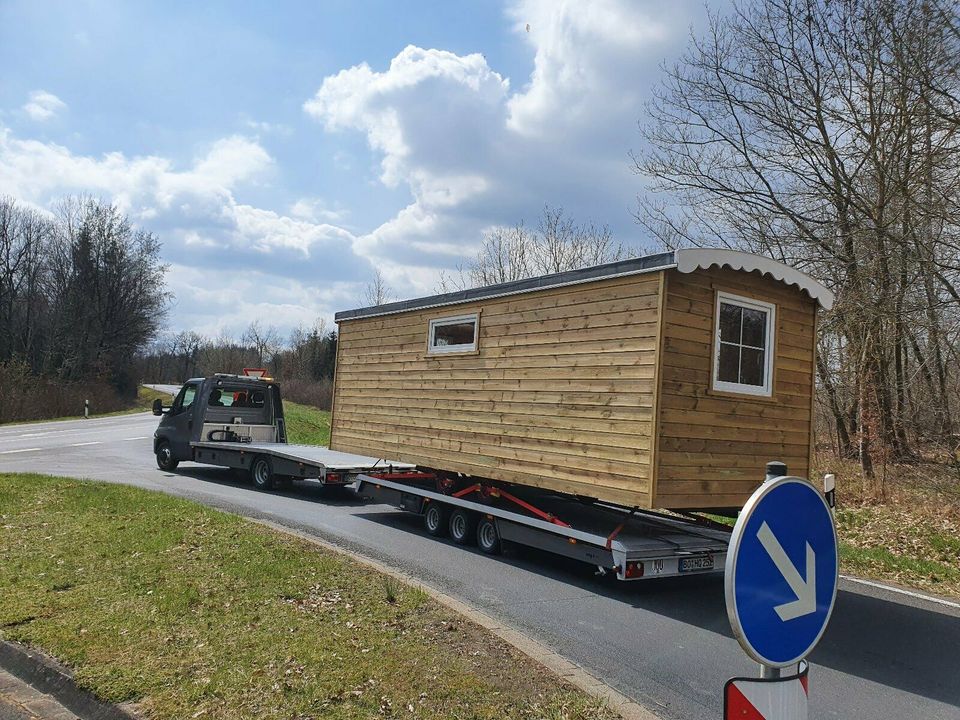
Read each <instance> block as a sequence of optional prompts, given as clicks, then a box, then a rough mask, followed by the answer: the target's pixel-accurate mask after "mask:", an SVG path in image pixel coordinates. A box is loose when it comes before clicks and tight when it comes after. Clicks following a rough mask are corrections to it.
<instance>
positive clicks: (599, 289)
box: [331, 273, 661, 506]
mask: <svg viewBox="0 0 960 720" xmlns="http://www.w3.org/2000/svg"><path fill="white" fill-rule="evenodd" d="M660 281H661V275H660V274H659V273H651V274H648V275H639V276H635V277H630V278H618V279H610V280H603V281H598V282H593V283H587V284H583V285H574V286H571V287H567V288H557V289H551V290H543V291H537V292H532V293H527V294H523V295H518V296H511V297H504V298H497V299H486V300H483V301H479V302H475V303H466V304H462V305H457V306H456V307H455V308H454V309H451V308H434V309H429V310H416V311H411V312H405V313H399V314H397V315H391V316H383V317H374V318H369V319H358V320H349V321H345V322H342V323H341V324H340V349H339V353H340V359H339V363H338V366H337V379H336V392H335V396H334V423H333V435H332V438H331V447H334V448H336V449H338V450H345V451H350V452H357V453H363V454H368V455H375V456H378V457H381V456H382V457H386V458H391V459H397V460H404V461H406V462H415V463H417V464H419V465H423V466H426V467H432V468H438V469H442V470H447V471H453V472H462V473H467V474H470V475H477V476H481V477H488V478H493V479H497V480H502V481H506V482H515V483H521V484H525V485H534V486H538V487H548V488H552V489H555V490H560V491H563V492H572V493H578V494H583V495H597V494H598V492H599V491H601V490H602V491H603V494H604V497H607V498H608V499H610V500H616V501H617V502H622V503H626V504H630V505H637V504H639V505H643V506H647V505H649V502H650V498H649V490H650V458H651V438H652V436H653V433H652V426H653V417H652V407H653V395H654V385H655V378H654V375H655V355H656V348H657V332H658V329H659V324H658V322H657V317H658V314H659V308H658V302H659V294H660ZM480 310H482V313H481V316H480V322H479V328H478V332H479V337H478V342H477V351H476V352H475V353H473V354H464V355H456V356H454V355H451V356H444V355H437V354H430V353H427V352H426V351H425V344H426V339H427V334H428V329H429V327H430V323H431V321H433V320H436V319H438V318H443V317H445V316H451V315H457V316H466V315H470V314H472V313H476V312H479V311H480Z"/></svg>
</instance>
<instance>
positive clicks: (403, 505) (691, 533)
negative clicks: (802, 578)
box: [357, 472, 730, 580]
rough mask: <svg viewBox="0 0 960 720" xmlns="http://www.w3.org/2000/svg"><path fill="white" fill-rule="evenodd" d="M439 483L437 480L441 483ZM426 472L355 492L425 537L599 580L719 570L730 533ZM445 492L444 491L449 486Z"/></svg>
mask: <svg viewBox="0 0 960 720" xmlns="http://www.w3.org/2000/svg"><path fill="white" fill-rule="evenodd" d="M441 482H442V480H441ZM441 482H438V479H437V478H436V477H435V476H434V475H432V474H430V473H422V472H400V473H391V472H377V473H365V474H361V475H359V476H358V477H357V493H358V494H360V495H363V496H367V497H370V498H372V499H374V500H375V501H377V502H380V503H383V504H386V505H392V506H393V507H396V508H398V509H400V510H405V511H407V512H412V513H414V514H417V515H421V516H422V517H423V523H424V528H425V530H426V532H427V533H428V534H429V535H432V536H434V537H443V536H447V535H449V537H450V539H452V540H453V542H455V543H457V544H459V545H468V544H473V543H474V542H475V543H476V545H477V546H478V547H479V548H480V550H481V551H483V552H485V553H487V554H490V555H496V554H499V553H500V552H501V550H502V547H503V543H505V542H506V543H514V544H516V545H520V546H525V547H533V548H537V549H539V550H544V551H546V552H550V553H553V554H555V555H559V556H562V557H566V558H570V559H571V560H576V561H578V562H582V563H587V564H588V565H592V566H594V567H595V568H596V569H597V573H598V574H600V575H606V574H608V573H609V574H612V575H613V576H614V577H616V578H617V579H618V580H643V579H650V578H658V577H671V576H685V575H694V574H700V573H710V572H714V571H722V569H723V567H724V562H725V560H726V553H727V546H728V544H729V540H730V528H728V527H726V526H724V525H721V524H719V523H713V522H711V521H709V520H707V519H705V518H701V517H699V516H694V515H688V516H686V517H684V516H682V515H668V514H665V513H660V512H653V511H649V510H643V509H640V508H636V507H635V508H627V507H623V506H619V505H614V504H611V503H605V502H600V501H597V500H592V499H588V498H582V497H576V496H572V495H566V494H562V493H556V492H551V491H544V490H539V489H534V488H525V487H511V488H510V489H506V488H504V487H501V486H489V485H485V484H480V483H473V484H470V485H467V486H466V487H463V488H460V489H457V490H456V491H454V492H444V491H442V490H441V489H440V488H441V487H442V484H441ZM447 489H448V490H449V489H450V488H447Z"/></svg>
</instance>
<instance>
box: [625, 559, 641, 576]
mask: <svg viewBox="0 0 960 720" xmlns="http://www.w3.org/2000/svg"><path fill="white" fill-rule="evenodd" d="M623 576H624V577H625V578H640V577H643V563H642V562H628V563H627V565H626V567H625V568H624V570H623Z"/></svg>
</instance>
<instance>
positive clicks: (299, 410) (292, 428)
mask: <svg viewBox="0 0 960 720" xmlns="http://www.w3.org/2000/svg"><path fill="white" fill-rule="evenodd" d="M283 416H284V418H286V421H287V442H290V443H295V444H298V445H327V444H329V443H330V411H329V410H318V409H317V408H315V407H311V406H309V405H300V404H299V403H295V402H290V401H289V400H284V401H283Z"/></svg>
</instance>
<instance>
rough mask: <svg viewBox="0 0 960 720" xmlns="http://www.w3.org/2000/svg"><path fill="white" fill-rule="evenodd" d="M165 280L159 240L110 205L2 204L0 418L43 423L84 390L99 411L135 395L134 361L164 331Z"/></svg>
mask: <svg viewBox="0 0 960 720" xmlns="http://www.w3.org/2000/svg"><path fill="white" fill-rule="evenodd" d="M165 272H166V266H165V265H164V264H163V262H162V261H161V259H160V243H159V242H158V240H157V238H156V237H155V236H154V235H153V234H152V233H149V232H145V231H143V230H140V229H138V228H135V227H134V226H133V225H131V223H130V222H129V220H128V219H127V218H126V217H125V216H124V214H123V213H122V212H121V211H120V210H119V209H118V208H117V207H116V206H115V205H112V204H110V203H106V202H104V201H101V200H97V199H93V198H68V199H66V200H63V201H62V202H60V203H59V204H58V205H57V206H56V208H55V210H54V212H53V213H45V212H40V211H38V210H35V209H33V208H31V207H28V206H26V205H23V204H21V203H18V202H16V201H15V200H14V199H12V198H8V197H2V198H0V377H2V378H3V380H2V385H3V387H2V388H0V393H2V394H0V419H4V420H9V419H17V418H21V417H22V418H29V417H35V416H37V417H43V416H44V414H45V413H44V411H43V409H42V408H41V407H40V406H51V407H52V406H53V405H56V406H57V407H59V405H60V404H61V399H62V398H63V397H65V396H66V395H69V394H70V393H71V392H72V391H74V390H77V389H78V388H81V387H83V386H91V387H94V386H95V389H96V391H97V393H98V394H99V396H100V401H101V406H103V405H104V404H105V405H108V406H109V405H111V404H116V403H118V402H121V401H122V399H123V398H128V397H131V396H135V395H136V391H137V385H138V379H137V376H136V374H135V372H134V371H133V367H132V363H131V358H132V357H133V356H134V354H135V353H136V352H137V351H138V350H139V349H140V348H142V347H143V345H144V344H145V343H146V342H147V341H149V340H150V338H152V337H153V336H154V335H155V334H156V333H157V331H158V330H159V328H160V327H161V326H162V324H163V322H164V319H165V315H166V310H167V304H168V299H169V297H168V294H167V292H166V290H165V286H164V274H165ZM80 394H81V395H82V394H89V393H80ZM73 412H77V408H73Z"/></svg>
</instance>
